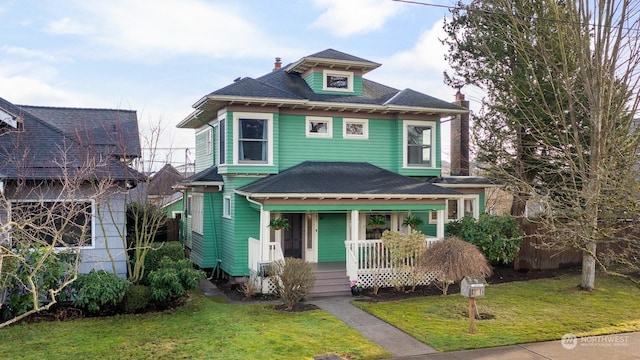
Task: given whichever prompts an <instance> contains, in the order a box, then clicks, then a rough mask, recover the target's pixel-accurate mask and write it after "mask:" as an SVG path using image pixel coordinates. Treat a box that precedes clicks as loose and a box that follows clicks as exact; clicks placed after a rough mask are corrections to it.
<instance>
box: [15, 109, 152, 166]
mask: <svg viewBox="0 0 640 360" xmlns="http://www.w3.org/2000/svg"><path fill="white" fill-rule="evenodd" d="M17 106H18V107H20V108H21V109H23V110H25V111H27V112H29V113H31V114H32V115H34V116H36V117H38V118H39V119H41V120H43V121H45V122H46V123H48V124H49V125H51V126H53V127H55V128H57V129H59V130H60V131H62V132H63V133H65V134H66V135H67V136H69V137H72V138H75V139H76V141H78V142H80V143H82V144H85V145H89V146H92V147H95V148H97V149H98V151H100V152H102V153H103V154H113V155H114V156H117V157H121V156H123V157H126V158H132V157H140V156H141V153H140V138H139V132H138V117H137V115H136V112H135V111H134V110H112V109H84V108H65V107H51V106H31V105H17Z"/></svg>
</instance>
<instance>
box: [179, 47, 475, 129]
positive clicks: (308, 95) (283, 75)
mask: <svg viewBox="0 0 640 360" xmlns="http://www.w3.org/2000/svg"><path fill="white" fill-rule="evenodd" d="M311 65H313V66H326V67H333V68H341V67H342V68H353V69H359V70H361V71H363V72H366V71H368V70H371V69H375V68H376V67H378V66H380V64H378V63H374V62H372V61H369V60H365V59H362V58H359V57H356V56H353V55H349V54H345V53H342V52H339V51H337V50H333V49H327V50H324V51H321V52H318V53H315V54H313V55H309V56H307V57H303V58H302V59H300V60H298V61H297V62H294V63H292V64H289V65H287V66H285V67H284V68H281V69H278V70H275V71H271V72H269V73H267V74H265V75H263V76H260V77H258V78H255V79H254V78H249V77H246V78H242V79H240V80H238V81H235V82H234V83H232V84H230V85H228V86H225V87H223V88H221V89H218V90H215V91H213V92H212V93H210V94H208V95H206V96H204V97H203V98H201V99H200V100H199V101H198V102H196V103H195V104H194V105H193V107H194V108H195V109H196V110H195V111H194V112H193V113H191V114H190V115H188V116H187V117H186V118H185V119H183V120H182V121H181V122H180V123H178V125H177V127H179V128H199V127H201V126H202V125H203V124H204V123H205V122H206V121H209V120H210V119H213V118H215V117H216V116H217V114H218V110H220V109H222V108H224V107H225V106H227V105H229V104H236V103H239V104H244V105H251V104H253V105H261V106H266V105H269V106H277V107H285V108H286V107H296V108H309V109H313V108H322V109H326V110H337V111H366V112H369V113H376V112H377V113H398V114H400V113H410V114H418V115H436V116H450V115H456V114H463V113H467V112H468V110H467V109H464V108H461V107H459V106H457V105H454V104H452V103H449V102H446V101H443V100H440V99H437V98H434V97H432V96H429V95H426V94H423V93H421V92H418V91H415V90H411V89H405V90H398V89H395V88H393V87H390V86H386V85H382V84H379V83H377V82H374V81H371V80H368V79H364V78H363V79H362V95H352V94H342V93H339V94H319V93H315V92H314V91H313V90H312V89H311V87H309V85H308V84H307V82H306V81H305V80H304V79H303V78H302V77H301V75H300V72H301V71H303V70H305V69H306V68H307V67H309V66H311Z"/></svg>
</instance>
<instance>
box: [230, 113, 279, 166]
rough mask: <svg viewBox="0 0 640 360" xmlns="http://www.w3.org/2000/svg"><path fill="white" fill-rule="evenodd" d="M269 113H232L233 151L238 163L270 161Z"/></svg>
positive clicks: (270, 134)
mask: <svg viewBox="0 0 640 360" xmlns="http://www.w3.org/2000/svg"><path fill="white" fill-rule="evenodd" d="M271 119H272V115H271V114H262V113H236V114H234V120H235V122H234V129H235V131H234V152H235V154H236V155H235V159H236V161H237V163H238V164H270V163H271V162H272V154H271V153H272V146H273V144H272V138H273V135H272V129H271Z"/></svg>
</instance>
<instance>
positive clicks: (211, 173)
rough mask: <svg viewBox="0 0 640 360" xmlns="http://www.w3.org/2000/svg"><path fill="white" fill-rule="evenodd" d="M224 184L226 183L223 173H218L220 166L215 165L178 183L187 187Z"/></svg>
mask: <svg viewBox="0 0 640 360" xmlns="http://www.w3.org/2000/svg"><path fill="white" fill-rule="evenodd" d="M222 184H224V180H223V179H222V175H220V174H218V167H217V166H213V167H210V168H208V169H205V170H202V171H200V172H197V173H195V174H193V175H191V176H189V177H188V178H186V179H184V180H182V181H181V182H180V183H179V184H178V185H179V186H181V187H185V186H206V185H216V186H220V185H222Z"/></svg>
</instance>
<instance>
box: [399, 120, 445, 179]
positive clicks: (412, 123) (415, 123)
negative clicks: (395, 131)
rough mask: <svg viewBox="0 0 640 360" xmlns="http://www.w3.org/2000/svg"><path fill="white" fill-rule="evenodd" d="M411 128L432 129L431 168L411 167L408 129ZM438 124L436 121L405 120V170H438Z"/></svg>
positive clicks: (403, 142)
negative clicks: (424, 127) (408, 149)
mask: <svg viewBox="0 0 640 360" xmlns="http://www.w3.org/2000/svg"><path fill="white" fill-rule="evenodd" d="M409 126H430V127H431V156H432V158H433V160H432V161H431V166H420V165H409V154H408V152H407V147H408V146H409V139H407V129H408V127H409ZM436 139H437V136H436V122H435V121H416V120H404V121H403V122H402V167H403V168H404V169H435V168H436V144H437V142H436Z"/></svg>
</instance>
